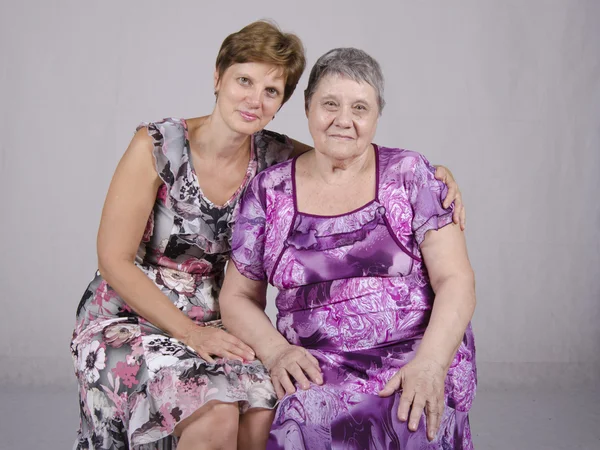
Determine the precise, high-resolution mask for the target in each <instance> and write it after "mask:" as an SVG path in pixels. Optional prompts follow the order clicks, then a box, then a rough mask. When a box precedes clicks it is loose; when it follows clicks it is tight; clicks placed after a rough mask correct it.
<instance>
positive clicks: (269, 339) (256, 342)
mask: <svg viewBox="0 0 600 450" xmlns="http://www.w3.org/2000/svg"><path fill="white" fill-rule="evenodd" d="M266 291H267V283H266V281H255V280H250V279H249V278H246V277H245V276H243V275H242V274H241V273H240V272H239V271H238V269H237V267H236V266H235V264H233V263H231V264H229V267H228V268H227V274H226V276H225V281H224V283H223V289H222V290H221V296H220V297H219V302H220V305H221V315H222V317H223V324H224V325H225V327H226V328H227V329H228V330H229V331H230V332H231V333H232V334H233V335H235V336H236V337H238V338H240V339H241V340H242V341H244V342H245V343H247V344H248V345H250V347H252V348H253V349H254V351H255V352H256V356H257V357H258V359H260V360H261V361H262V362H263V364H264V365H265V367H266V368H267V369H268V370H269V372H270V374H271V379H272V381H273V386H274V387H275V391H276V392H277V396H278V397H279V398H283V396H284V395H285V393H288V394H291V393H293V392H295V391H296V389H295V388H294V385H293V383H292V382H291V380H290V376H292V377H293V378H294V379H295V380H296V381H297V382H298V383H299V384H300V386H302V388H303V389H308V388H309V387H310V383H309V380H308V378H310V379H311V380H312V381H314V382H315V383H318V384H321V383H322V382H323V380H322V378H321V373H320V369H319V363H318V361H317V360H316V358H314V357H313V356H312V355H311V354H310V353H309V352H308V351H306V350H305V349H303V348H301V347H297V346H294V345H290V344H289V343H288V342H287V340H286V339H285V338H284V337H283V336H282V335H281V334H280V333H279V331H277V330H276V329H275V327H274V326H273V324H272V323H271V321H270V320H269V318H268V317H267V315H266V314H265V306H266ZM306 375H308V378H307V376H306Z"/></svg>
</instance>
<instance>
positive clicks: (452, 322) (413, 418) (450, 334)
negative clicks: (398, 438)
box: [380, 224, 475, 440]
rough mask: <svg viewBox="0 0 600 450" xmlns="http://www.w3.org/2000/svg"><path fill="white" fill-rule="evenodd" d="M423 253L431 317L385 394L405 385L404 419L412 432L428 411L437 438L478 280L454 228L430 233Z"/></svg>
mask: <svg viewBox="0 0 600 450" xmlns="http://www.w3.org/2000/svg"><path fill="white" fill-rule="evenodd" d="M421 253H422V254H423V258H424V261H425V264H426V266H427V271H428V273H429V278H430V281H431V286H432V288H433V290H434V292H435V300H434V303H433V309H432V312H431V318H430V320H429V324H428V326H427V330H426V331H425V335H424V336H423V340H422V341H421V344H420V346H419V348H418V350H417V353H416V356H415V358H414V359H413V360H412V361H411V362H409V363H408V364H406V366H404V367H403V368H402V369H401V370H400V371H398V373H397V374H396V375H394V377H392V379H391V380H390V381H389V382H388V384H387V385H386V387H385V388H384V389H383V390H382V391H381V393H380V395H383V396H388V395H391V394H392V393H394V392H395V391H396V390H398V389H399V388H400V387H402V389H403V392H402V396H401V398H400V406H399V408H398V417H399V419H400V420H402V421H406V420H409V425H408V426H409V429H411V430H413V431H414V430H416V429H417V427H418V424H419V419H420V417H421V414H422V412H423V410H424V409H425V412H426V416H427V432H428V438H429V439H430V440H433V439H434V438H435V435H436V433H437V430H438V427H439V424H440V420H441V415H442V412H443V408H444V381H445V378H446V374H447V372H448V369H449V367H450V364H451V363H452V360H453V359H454V356H455V354H456V351H457V349H458V347H459V346H460V343H461V341H462V339H463V336H464V333H465V329H466V328H467V325H468V324H469V321H470V320H471V317H472V316H473V311H474V309H475V278H474V275H473V270H472V269H471V264H470V263H469V258H468V256H467V248H466V243H465V238H464V234H463V233H462V231H461V230H460V229H459V227H458V226H457V225H455V224H450V225H447V226H445V227H443V228H441V229H439V230H437V231H434V230H431V231H429V232H427V234H426V235H425V240H424V241H423V243H422V244H421ZM411 406H412V410H411ZM409 410H410V418H409Z"/></svg>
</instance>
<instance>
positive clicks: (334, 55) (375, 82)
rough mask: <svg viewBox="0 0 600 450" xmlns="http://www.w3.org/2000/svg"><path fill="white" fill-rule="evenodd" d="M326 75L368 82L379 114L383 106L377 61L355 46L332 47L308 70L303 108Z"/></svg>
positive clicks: (380, 77) (379, 70) (381, 78)
mask: <svg viewBox="0 0 600 450" xmlns="http://www.w3.org/2000/svg"><path fill="white" fill-rule="evenodd" d="M327 75H340V76H343V77H347V78H350V79H351V80H354V81H356V82H357V83H367V84H370V85H371V86H372V87H373V89H375V93H376V94H377V103H378V104H379V115H381V112H382V111H383V107H384V106H385V99H384V98H383V87H384V82H383V73H382V72H381V67H380V66H379V63H378V62H377V61H376V60H375V59H374V58H373V57H372V56H370V55H369V54H367V53H366V52H364V51H362V50H359V49H357V48H352V47H346V48H334V49H333V50H329V51H328V52H327V53H325V54H324V55H323V56H321V57H320V58H319V59H318V60H317V62H316V63H315V65H314V66H313V68H312V69H311V71H310V76H309V78H308V86H307V87H306V89H305V90H304V108H305V109H306V110H308V105H309V104H310V99H311V98H312V96H313V94H314V93H315V91H316V90H317V86H318V85H319V82H320V81H321V80H322V79H323V78H325V77H326V76H327Z"/></svg>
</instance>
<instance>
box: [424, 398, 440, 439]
mask: <svg viewBox="0 0 600 450" xmlns="http://www.w3.org/2000/svg"><path fill="white" fill-rule="evenodd" d="M425 415H426V417H427V439H429V440H430V441H433V440H434V439H435V436H436V435H437V430H438V428H439V426H440V417H441V415H442V414H441V411H440V407H439V403H438V402H437V401H433V402H427V405H426V407H425Z"/></svg>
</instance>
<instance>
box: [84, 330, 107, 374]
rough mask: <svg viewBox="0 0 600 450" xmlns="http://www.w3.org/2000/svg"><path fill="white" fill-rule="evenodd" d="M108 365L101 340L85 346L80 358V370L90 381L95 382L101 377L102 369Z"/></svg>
mask: <svg viewBox="0 0 600 450" xmlns="http://www.w3.org/2000/svg"><path fill="white" fill-rule="evenodd" d="M105 367H106V354H105V352H104V347H101V346H100V342H99V341H94V342H92V343H91V344H90V345H88V346H85V347H83V349H82V351H81V356H80V360H79V370H80V371H81V372H82V373H83V374H84V376H85V378H86V380H87V382H88V383H90V384H91V383H95V382H96V381H98V379H99V378H100V370H102V369H104V368H105Z"/></svg>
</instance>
